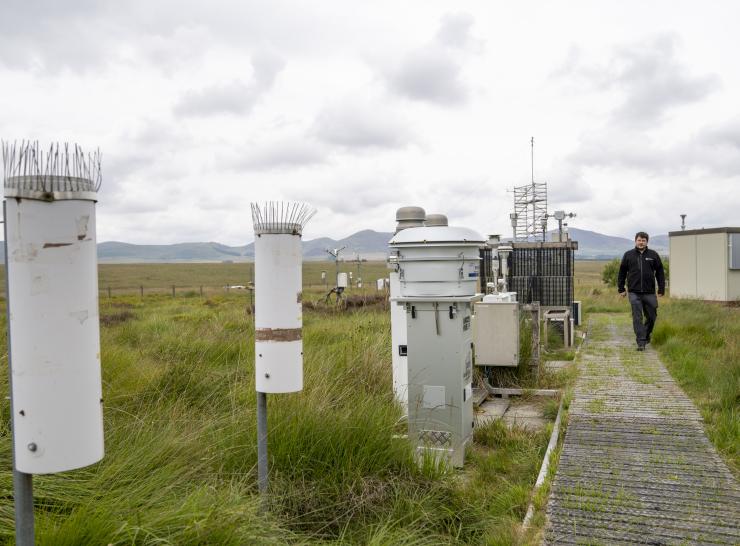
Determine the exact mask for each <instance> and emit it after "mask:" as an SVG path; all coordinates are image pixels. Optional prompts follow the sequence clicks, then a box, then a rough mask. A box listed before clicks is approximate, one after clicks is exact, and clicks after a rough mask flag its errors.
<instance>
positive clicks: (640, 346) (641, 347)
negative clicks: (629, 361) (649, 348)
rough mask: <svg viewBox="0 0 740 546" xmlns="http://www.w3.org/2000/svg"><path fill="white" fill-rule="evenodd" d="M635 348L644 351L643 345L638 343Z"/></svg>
mask: <svg viewBox="0 0 740 546" xmlns="http://www.w3.org/2000/svg"><path fill="white" fill-rule="evenodd" d="M637 350H638V351H644V350H645V346H644V345H638V346H637Z"/></svg>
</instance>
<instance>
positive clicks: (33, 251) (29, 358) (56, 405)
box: [5, 186, 104, 474]
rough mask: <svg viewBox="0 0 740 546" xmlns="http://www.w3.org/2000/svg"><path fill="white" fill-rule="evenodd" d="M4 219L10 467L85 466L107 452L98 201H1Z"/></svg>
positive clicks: (40, 471) (34, 471)
mask: <svg viewBox="0 0 740 546" xmlns="http://www.w3.org/2000/svg"><path fill="white" fill-rule="evenodd" d="M6 193H7V186H6ZM5 218H6V222H7V223H6V229H7V274H8V290H9V293H8V307H9V317H10V320H9V328H10V336H11V338H12V339H11V343H10V347H11V353H12V354H11V355H10V356H11V361H12V370H11V374H12V397H13V433H14V436H15V444H14V448H15V464H16V468H17V470H19V471H20V472H25V473H28V474H47V473H53V472H62V471H66V470H73V469H75V468H81V467H84V466H87V465H91V464H93V463H96V462H98V461H99V460H100V459H102V458H103V453H104V449H103V410H102V402H103V399H102V385H101V374H100V330H99V322H98V268H97V265H98V262H97V253H96V244H95V202H94V201H91V200H83V199H79V200H78V199H68V200H55V201H51V202H46V201H40V200H35V199H25V198H21V197H13V198H7V199H6V217H5Z"/></svg>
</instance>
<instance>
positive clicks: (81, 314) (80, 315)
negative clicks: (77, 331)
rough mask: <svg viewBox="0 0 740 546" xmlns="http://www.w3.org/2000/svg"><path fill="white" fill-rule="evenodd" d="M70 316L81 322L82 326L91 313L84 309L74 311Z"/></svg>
mask: <svg viewBox="0 0 740 546" xmlns="http://www.w3.org/2000/svg"><path fill="white" fill-rule="evenodd" d="M69 316H70V317H72V318H75V319H77V320H79V321H80V324H83V323H84V322H85V321H86V320H87V319H88V317H89V316H90V313H88V311H87V309H83V310H82V311H73V312H71V313H70V314H69Z"/></svg>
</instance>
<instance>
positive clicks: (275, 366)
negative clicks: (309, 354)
mask: <svg viewBox="0 0 740 546" xmlns="http://www.w3.org/2000/svg"><path fill="white" fill-rule="evenodd" d="M254 253H255V259H254V269H255V274H254V275H255V280H254V282H255V313H254V316H255V387H256V390H257V391H258V392H264V393H280V392H296V391H300V390H302V389H303V340H302V332H301V328H302V324H303V316H302V311H301V299H302V295H301V262H302V249H301V237H300V235H298V234H295V235H294V234H288V233H261V234H257V237H256V238H255V241H254Z"/></svg>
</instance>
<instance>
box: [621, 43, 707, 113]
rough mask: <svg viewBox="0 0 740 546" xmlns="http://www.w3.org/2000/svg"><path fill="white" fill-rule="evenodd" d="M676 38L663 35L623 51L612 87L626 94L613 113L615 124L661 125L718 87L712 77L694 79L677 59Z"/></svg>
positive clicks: (704, 76)
mask: <svg viewBox="0 0 740 546" xmlns="http://www.w3.org/2000/svg"><path fill="white" fill-rule="evenodd" d="M676 45H677V38H676V37H675V36H672V35H663V36H659V37H657V38H655V39H654V40H652V41H650V42H648V43H646V44H639V45H637V46H632V47H629V48H624V49H622V50H621V51H620V52H619V53H618V55H617V57H616V59H615V61H614V64H615V73H614V76H615V84H616V85H618V86H621V87H622V88H623V89H625V91H626V98H625V100H624V102H623V103H622V105H621V106H620V107H619V108H617V109H616V110H615V111H614V115H613V117H614V120H615V121H617V122H627V123H634V124H637V125H647V124H651V123H655V122H657V121H660V120H661V119H662V118H663V117H664V115H665V114H666V112H667V111H668V110H669V109H671V108H673V107H675V106H680V105H683V104H689V103H692V102H697V101H700V100H701V99H703V98H704V97H706V96H708V95H709V94H711V93H712V92H713V91H714V90H716V89H717V88H718V87H719V78H718V77H717V76H715V75H711V74H710V75H701V76H695V75H692V74H690V73H689V72H688V69H687V68H686V67H685V66H684V65H683V64H682V63H681V62H679V61H678V60H677V59H676Z"/></svg>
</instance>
